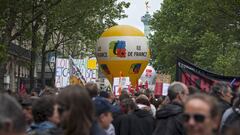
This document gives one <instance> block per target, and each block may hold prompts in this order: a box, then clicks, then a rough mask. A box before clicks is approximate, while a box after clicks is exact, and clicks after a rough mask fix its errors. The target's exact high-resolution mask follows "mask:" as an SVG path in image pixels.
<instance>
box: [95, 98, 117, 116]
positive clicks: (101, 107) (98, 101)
mask: <svg viewBox="0 0 240 135" xmlns="http://www.w3.org/2000/svg"><path fill="white" fill-rule="evenodd" d="M93 103H94V106H95V110H96V115H97V116H100V115H101V114H103V113H106V112H112V110H113V107H112V105H111V104H110V103H109V101H107V100H106V99H104V98H103V97H96V98H95V99H94V100H93Z"/></svg>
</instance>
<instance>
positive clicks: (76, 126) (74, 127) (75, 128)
mask: <svg viewBox="0 0 240 135" xmlns="http://www.w3.org/2000/svg"><path fill="white" fill-rule="evenodd" d="M57 103H58V105H59V113H60V116H61V124H62V127H63V129H64V132H65V134H67V135H88V134H90V128H91V126H92V122H93V120H94V107H93V103H92V100H91V98H90V96H89V94H88V92H87V91H86V89H85V88H82V87H81V86H78V85H71V86H67V87H66V88H64V89H63V90H62V91H61V92H60V93H59V95H58V97H57Z"/></svg>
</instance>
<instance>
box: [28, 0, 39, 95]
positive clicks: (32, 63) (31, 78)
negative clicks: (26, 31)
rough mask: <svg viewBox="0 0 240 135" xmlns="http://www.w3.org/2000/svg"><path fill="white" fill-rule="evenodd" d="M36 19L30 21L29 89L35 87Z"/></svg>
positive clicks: (33, 9)
mask: <svg viewBox="0 0 240 135" xmlns="http://www.w3.org/2000/svg"><path fill="white" fill-rule="evenodd" d="M34 16H35V1H33V7H32V17H33V18H34ZM38 27H39V24H38V19H37V20H35V21H33V23H32V50H31V64H30V91H32V89H33V88H35V87H36V82H35V76H34V74H35V67H36V56H37V31H38Z"/></svg>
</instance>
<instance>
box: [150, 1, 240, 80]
mask: <svg viewBox="0 0 240 135" xmlns="http://www.w3.org/2000/svg"><path fill="white" fill-rule="evenodd" d="M239 23H240V1H236V0H208V1H202V0H164V1H163V4H162V6H161V9H160V10H159V11H157V12H156V13H155V14H154V16H153V19H152V20H151V28H152V30H153V31H154V34H153V35H152V36H151V42H150V43H151V47H152V48H153V49H152V50H153V59H154V61H153V63H154V66H155V67H157V68H158V69H160V70H162V71H163V72H167V73H171V74H174V71H175V63H176V58H177V57H182V58H185V59H187V60H189V61H190V62H192V63H194V64H196V65H198V66H200V67H202V68H204V69H206V70H209V71H212V72H216V73H218V74H223V75H235V76H236V75H240V69H239V66H240V64H239V59H240V55H239V53H240V36H239V34H238V33H239V32H240V24H239Z"/></svg>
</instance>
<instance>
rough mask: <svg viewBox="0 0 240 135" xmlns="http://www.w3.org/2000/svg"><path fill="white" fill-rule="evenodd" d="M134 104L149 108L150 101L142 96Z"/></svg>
mask: <svg viewBox="0 0 240 135" xmlns="http://www.w3.org/2000/svg"><path fill="white" fill-rule="evenodd" d="M136 103H137V104H143V105H147V106H150V101H149V99H148V97H147V96H146V95H143V94H142V95H140V96H138V97H137V98H136Z"/></svg>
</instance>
